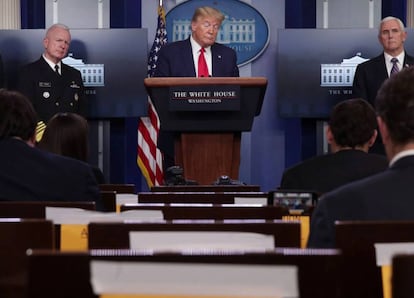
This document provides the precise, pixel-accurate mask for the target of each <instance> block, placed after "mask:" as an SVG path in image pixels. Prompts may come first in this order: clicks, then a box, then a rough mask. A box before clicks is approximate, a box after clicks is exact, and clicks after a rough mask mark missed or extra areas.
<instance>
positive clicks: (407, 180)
mask: <svg viewBox="0 0 414 298" xmlns="http://www.w3.org/2000/svg"><path fill="white" fill-rule="evenodd" d="M413 81H414V67H407V68H404V69H402V70H401V71H400V72H399V73H397V74H394V75H392V76H391V77H390V78H389V79H387V80H386V81H384V83H383V84H382V86H381V88H380V89H379V91H378V94H377V97H376V102H375V107H376V111H377V115H378V116H377V120H378V127H379V130H380V133H381V136H382V142H383V143H384V147H385V152H386V154H387V158H388V160H389V167H388V169H387V170H385V171H383V172H380V173H378V174H376V175H373V176H370V177H367V178H365V179H362V180H359V181H356V182H353V183H350V184H347V185H345V186H343V187H340V188H338V189H336V190H334V191H332V192H329V193H327V194H325V195H323V196H322V197H321V198H320V199H319V201H318V204H317V206H316V208H315V210H314V211H313V213H312V219H311V226H310V235H309V240H308V246H309V247H334V246H335V221H337V220H361V221H362V220H414V213H413V208H414V200H413V199H412V192H413V190H414V188H413V181H414V84H413Z"/></svg>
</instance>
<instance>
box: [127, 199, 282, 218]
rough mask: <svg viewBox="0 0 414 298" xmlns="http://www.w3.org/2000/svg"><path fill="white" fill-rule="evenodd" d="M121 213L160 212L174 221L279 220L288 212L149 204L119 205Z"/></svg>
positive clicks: (233, 206)
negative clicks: (138, 211)
mask: <svg viewBox="0 0 414 298" xmlns="http://www.w3.org/2000/svg"><path fill="white" fill-rule="evenodd" d="M120 209H121V212H123V211H129V210H162V213H163V215H164V219H165V220H174V219H214V220H225V219H267V220H271V219H281V218H282V217H283V216H287V215H289V211H288V210H287V209H285V208H283V207H280V206H268V205H244V204H229V205H223V204H214V205H210V204H162V203H160V204H151V203H143V204H141V203H137V204H124V205H121V208H120Z"/></svg>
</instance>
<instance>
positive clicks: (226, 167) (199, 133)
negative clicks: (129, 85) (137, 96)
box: [144, 77, 267, 185]
mask: <svg viewBox="0 0 414 298" xmlns="http://www.w3.org/2000/svg"><path fill="white" fill-rule="evenodd" d="M144 85H145V87H146V89H147V92H148V95H149V96H150V98H151V100H152V102H153V104H154V106H155V108H156V110H157V113H158V116H159V118H160V123H161V129H162V130H163V131H169V132H172V133H174V135H175V164H176V165H179V166H181V167H182V168H183V169H184V176H185V178H186V179H191V180H195V181H197V182H198V183H199V184H201V185H209V184H212V183H213V182H214V181H215V180H217V178H218V177H219V176H221V175H227V176H229V177H230V178H231V179H233V180H237V179H238V176H239V166H240V141H241V132H243V131H250V130H251V128H252V125H253V120H254V117H256V116H258V115H259V114H260V111H261V108H262V103H263V98H264V94H265V91H266V87H267V79H266V78H264V77H209V78H194V77H180V78H179V77H167V78H166V77H163V78H146V79H144Z"/></svg>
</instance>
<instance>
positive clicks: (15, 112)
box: [0, 89, 37, 141]
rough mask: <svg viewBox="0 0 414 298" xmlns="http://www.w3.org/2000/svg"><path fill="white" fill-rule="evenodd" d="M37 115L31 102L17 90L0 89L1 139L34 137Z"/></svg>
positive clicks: (27, 138)
mask: <svg viewBox="0 0 414 298" xmlns="http://www.w3.org/2000/svg"><path fill="white" fill-rule="evenodd" d="M36 124H37V115H36V112H35V110H34V108H33V106H32V104H31V102H30V101H29V100H28V99H27V98H26V96H24V95H23V94H21V93H19V92H17V91H9V90H6V89H0V139H6V138H20V139H22V140H24V141H31V140H33V139H34V135H35V130H36Z"/></svg>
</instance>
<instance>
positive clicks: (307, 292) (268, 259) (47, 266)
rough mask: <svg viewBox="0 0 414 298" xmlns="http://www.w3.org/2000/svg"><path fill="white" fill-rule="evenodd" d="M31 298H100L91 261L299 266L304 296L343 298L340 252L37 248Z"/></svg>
mask: <svg viewBox="0 0 414 298" xmlns="http://www.w3.org/2000/svg"><path fill="white" fill-rule="evenodd" d="M28 259H29V291H28V298H66V297H77V298H97V296H96V295H94V294H93V292H92V288H91V284H90V269H89V262H90V261H91V260H111V261H119V262H163V263H196V264H197V263H199V264H202V263H208V264H214V263H219V264H261V265H272V264H275V265H295V266H297V267H298V280H299V295H300V297H301V298H315V297H318V298H340V297H342V296H340V295H341V289H340V288H339V279H340V278H341V276H340V272H339V270H338V268H340V267H341V265H342V256H341V254H340V252H339V251H338V250H326V249H322V250H319V249H275V250H274V251H271V252H266V253H264V252H247V251H246V252H244V253H237V254H234V253H228V254H224V253H222V252H221V253H220V254H214V253H211V254H208V255H206V254H197V255H195V254H186V253H154V254H148V253H139V252H136V251H131V250H91V251H89V252H55V251H33V252H32V253H31V254H30V255H29V256H28Z"/></svg>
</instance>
